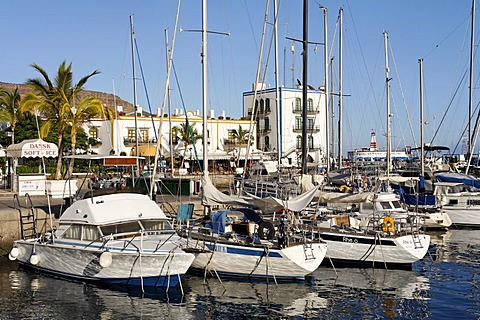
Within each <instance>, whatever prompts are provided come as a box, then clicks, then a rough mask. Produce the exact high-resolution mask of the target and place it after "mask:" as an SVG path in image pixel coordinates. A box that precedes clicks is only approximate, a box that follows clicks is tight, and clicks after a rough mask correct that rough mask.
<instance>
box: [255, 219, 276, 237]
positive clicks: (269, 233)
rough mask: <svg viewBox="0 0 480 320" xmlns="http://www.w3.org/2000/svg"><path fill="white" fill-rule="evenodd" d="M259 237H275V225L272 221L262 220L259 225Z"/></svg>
mask: <svg viewBox="0 0 480 320" xmlns="http://www.w3.org/2000/svg"><path fill="white" fill-rule="evenodd" d="M258 237H259V238H260V239H263V240H273V238H274V237H275V227H274V225H273V223H271V222H270V221H262V222H261V223H260V224H259V225H258Z"/></svg>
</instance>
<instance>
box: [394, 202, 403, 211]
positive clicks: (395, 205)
mask: <svg viewBox="0 0 480 320" xmlns="http://www.w3.org/2000/svg"><path fill="white" fill-rule="evenodd" d="M392 205H393V207H394V208H395V209H402V205H401V204H400V201H392Z"/></svg>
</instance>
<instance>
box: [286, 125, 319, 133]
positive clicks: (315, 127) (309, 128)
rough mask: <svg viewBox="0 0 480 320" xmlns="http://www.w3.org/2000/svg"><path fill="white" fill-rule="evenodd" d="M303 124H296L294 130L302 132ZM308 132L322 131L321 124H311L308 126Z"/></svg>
mask: <svg viewBox="0 0 480 320" xmlns="http://www.w3.org/2000/svg"><path fill="white" fill-rule="evenodd" d="M302 128H303V127H302V126H294V127H293V132H296V133H302ZM307 132H308V133H316V132H320V126H309V127H308V128H307Z"/></svg>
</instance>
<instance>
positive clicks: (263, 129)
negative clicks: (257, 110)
mask: <svg viewBox="0 0 480 320" xmlns="http://www.w3.org/2000/svg"><path fill="white" fill-rule="evenodd" d="M271 131H272V126H263V127H259V128H258V133H259V134H268V133H270V132H271Z"/></svg>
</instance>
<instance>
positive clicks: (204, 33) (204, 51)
mask: <svg viewBox="0 0 480 320" xmlns="http://www.w3.org/2000/svg"><path fill="white" fill-rule="evenodd" d="M202 92H203V172H204V173H205V175H208V158H207V154H208V153H207V146H208V129H207V0H202Z"/></svg>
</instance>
